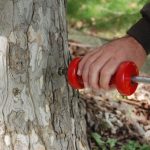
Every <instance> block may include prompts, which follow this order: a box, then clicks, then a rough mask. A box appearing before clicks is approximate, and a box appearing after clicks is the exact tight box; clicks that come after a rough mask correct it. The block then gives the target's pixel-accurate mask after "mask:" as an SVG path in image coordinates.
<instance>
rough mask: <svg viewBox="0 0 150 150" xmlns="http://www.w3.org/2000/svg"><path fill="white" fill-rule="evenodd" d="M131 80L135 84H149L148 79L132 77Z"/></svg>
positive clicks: (149, 79)
mask: <svg viewBox="0 0 150 150" xmlns="http://www.w3.org/2000/svg"><path fill="white" fill-rule="evenodd" d="M131 80H132V81H133V82H136V83H147V84H150V77H142V76H135V77H132V79H131Z"/></svg>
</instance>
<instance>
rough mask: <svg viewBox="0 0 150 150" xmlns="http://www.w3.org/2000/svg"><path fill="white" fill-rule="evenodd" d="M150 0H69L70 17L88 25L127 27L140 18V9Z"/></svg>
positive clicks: (113, 27)
mask: <svg viewBox="0 0 150 150" xmlns="http://www.w3.org/2000/svg"><path fill="white" fill-rule="evenodd" d="M148 1H149V0H132V1H131V0H79V1H77V0H68V8H67V9H68V18H69V21H70V22H73V23H75V22H77V21H79V20H80V21H83V22H84V23H85V24H86V27H94V28H98V29H104V30H106V29H107V30H112V29H116V30H118V29H119V30H121V29H127V28H129V26H131V25H132V24H133V23H135V22H136V21H137V20H138V19H139V18H140V13H139V12H140V9H141V8H142V7H143V6H144V4H145V3H147V2H148Z"/></svg>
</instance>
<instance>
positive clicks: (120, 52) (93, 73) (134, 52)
mask: <svg viewBox="0 0 150 150" xmlns="http://www.w3.org/2000/svg"><path fill="white" fill-rule="evenodd" d="M145 59H146V52H145V50H144V49H143V47H142V46H141V45H140V44H139V43H138V42H137V41H136V40H135V39H134V38H133V37H130V36H128V37H123V38H120V39H117V40H114V41H112V42H110V43H108V44H106V45H103V46H102V47H98V48H96V49H95V50H93V51H92V52H89V53H88V54H87V55H85V56H84V57H83V58H82V59H81V61H80V63H79V66H78V72H77V74H78V75H79V76H82V78H83V82H84V86H85V87H86V88H87V87H91V88H93V89H99V88H103V89H109V83H110V80H111V77H112V75H114V73H115V72H116V70H117V68H118V66H119V65H120V63H122V62H124V61H133V62H134V63H135V64H136V65H137V67H138V68H140V67H141V66H142V65H143V64H144V62H145Z"/></svg>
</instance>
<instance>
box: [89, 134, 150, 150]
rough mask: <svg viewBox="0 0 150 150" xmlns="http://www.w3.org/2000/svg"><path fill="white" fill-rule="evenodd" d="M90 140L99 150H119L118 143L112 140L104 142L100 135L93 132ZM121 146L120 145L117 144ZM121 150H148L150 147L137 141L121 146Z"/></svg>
mask: <svg viewBox="0 0 150 150" xmlns="http://www.w3.org/2000/svg"><path fill="white" fill-rule="evenodd" d="M91 137H92V139H93V140H94V141H95V143H96V144H97V146H98V147H99V148H100V149H101V150H108V149H109V150H116V149H117V150H119V149H118V141H117V139H114V138H108V139H107V140H104V139H103V138H102V137H101V135H99V134H98V133H96V132H94V133H92V134H91ZM119 145H121V144H119ZM120 149H121V150H150V145H147V144H143V145H142V144H139V142H138V141H131V140H129V141H128V142H127V143H126V144H122V146H121V148H120Z"/></svg>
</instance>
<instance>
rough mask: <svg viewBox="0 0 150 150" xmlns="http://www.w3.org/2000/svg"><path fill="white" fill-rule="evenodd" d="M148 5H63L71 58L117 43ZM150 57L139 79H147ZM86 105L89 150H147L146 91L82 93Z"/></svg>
mask: <svg viewBox="0 0 150 150" xmlns="http://www.w3.org/2000/svg"><path fill="white" fill-rule="evenodd" d="M147 2H149V0H68V7H67V18H68V31H69V32H68V33H69V34H68V38H69V50H70V52H71V54H72V57H77V56H83V55H85V54H86V53H87V52H88V51H89V50H93V48H94V47H96V46H101V45H103V44H105V43H106V42H109V41H111V40H113V39H115V38H119V37H122V36H124V35H125V34H126V31H127V30H128V29H129V28H130V27H131V26H132V25H133V24H135V23H136V22H137V21H138V20H139V19H140V17H141V14H140V10H141V9H142V7H143V6H144V5H145V4H146V3H147ZM149 68H150V56H149V57H148V59H147V61H146V63H145V65H144V66H143V68H142V70H141V72H140V74H141V75H144V76H145V75H146V76H150V69H149ZM79 92H80V95H79V96H80V98H81V99H82V100H84V101H85V103H86V109H87V112H86V113H87V114H86V121H87V134H88V141H89V145H90V147H91V150H150V119H149V118H150V111H149V110H150V85H149V84H140V85H139V87H138V89H137V91H136V92H135V94H133V95H132V96H130V97H123V96H121V95H119V94H118V92H116V91H104V90H99V91H98V92H95V91H86V90H84V89H83V90H81V91H79Z"/></svg>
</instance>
